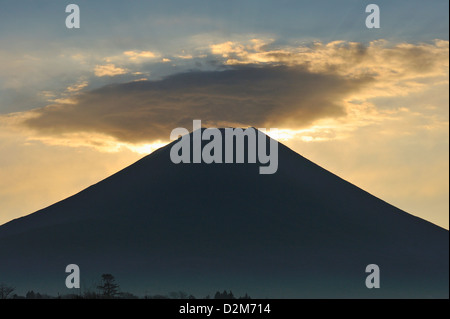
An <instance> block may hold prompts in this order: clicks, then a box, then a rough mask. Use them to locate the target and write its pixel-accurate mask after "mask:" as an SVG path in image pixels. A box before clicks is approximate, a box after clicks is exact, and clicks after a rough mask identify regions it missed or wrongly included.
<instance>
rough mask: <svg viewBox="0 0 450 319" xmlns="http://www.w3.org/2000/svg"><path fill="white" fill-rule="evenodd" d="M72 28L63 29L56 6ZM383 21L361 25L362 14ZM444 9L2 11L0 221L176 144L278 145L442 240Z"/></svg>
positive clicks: (132, 4)
mask: <svg viewBox="0 0 450 319" xmlns="http://www.w3.org/2000/svg"><path fill="white" fill-rule="evenodd" d="M70 3H75V4H77V5H78V6H79V8H80V28H72V29H69V28H67V27H66V23H65V21H66V17H67V16H68V15H69V13H66V12H65V9H66V6H67V5H68V4H70ZM370 3H375V4H377V5H378V7H379V9H380V28H370V29H369V28H367V27H366V24H365V21H366V18H367V16H368V15H369V14H370V13H366V11H365V9H366V6H367V5H368V4H370ZM448 7H449V3H448V1H446V0H443V1H439V0H433V1H406V0H405V1H402V0H396V1H373V2H370V1H359V0H358V1H356V0H344V1H324V0H320V1H287V0H285V1H283V0H279V1H268V0H266V1H250V0H244V1H242V0H240V1H206V0H205V1H197V0H192V1H189V2H188V1H114V0H112V1H111V0H110V1H102V0H96V1H78V0H77V1H73V2H66V1H56V0H53V1H47V0H40V1H24V0H18V1H5V0H0V224H3V223H6V222H8V221H9V220H11V219H14V218H18V217H20V216H24V215H27V214H30V213H32V212H34V211H36V210H38V209H41V208H44V207H46V206H48V205H51V204H53V203H55V202H57V201H59V200H62V199H64V198H66V197H68V196H70V195H73V194H75V193H77V192H79V191H81V190H82V189H84V188H85V187H88V186H90V185H92V184H94V183H96V182H98V181H100V180H101V179H103V178H105V177H107V176H109V175H111V174H113V173H115V172H116V171H118V170H120V169H122V168H124V167H126V166H128V165H130V164H132V163H133V162H134V161H136V160H138V159H139V158H142V157H143V156H145V155H146V154H148V153H150V152H151V151H153V150H155V149H157V148H158V147H160V146H162V145H164V144H166V143H168V142H169V141H170V139H169V137H170V132H171V131H172V129H174V128H176V127H186V128H188V129H192V120H194V119H200V120H202V124H203V125H204V126H205V127H218V126H242V127H246V126H255V127H258V128H278V130H279V133H280V134H279V140H280V142H282V143H284V144H286V145H287V146H289V147H290V148H292V149H293V150H295V151H296V152H297V153H299V154H301V155H303V156H305V157H306V158H308V159H310V160H312V161H313V162H315V163H317V164H318V165H320V166H322V167H324V168H326V169H327V170H329V171H331V172H333V173H335V174H337V175H338V176H340V177H342V178H344V179H345V180H347V181H349V182H351V183H353V184H355V185H357V186H358V187H360V188H362V189H364V190H366V191H368V192H369V193H371V194H373V195H375V196H377V197H379V198H381V199H383V200H385V201H386V202H388V203H390V204H392V205H394V206H397V207H398V208H400V209H402V210H405V211H406V212H408V213H410V214H413V215H415V216H418V217H420V218H423V219H426V220H428V221H431V222H432V223H435V224H437V225H439V226H441V227H444V228H446V229H448V228H449V213H448V211H449V107H448V105H449V31H448V30H449V16H448V9H449V8H448Z"/></svg>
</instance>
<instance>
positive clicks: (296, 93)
mask: <svg viewBox="0 0 450 319" xmlns="http://www.w3.org/2000/svg"><path fill="white" fill-rule="evenodd" d="M370 81H371V78H370V77H362V78H358V79H345V78H342V77H340V76H338V75H335V74H327V73H312V72H309V71H308V70H306V69H305V68H303V67H299V66H296V67H286V66H269V65H264V66H238V67H233V68H232V69H229V70H224V71H210V72H189V73H182V74H176V75H172V76H169V77H167V78H165V79H163V80H159V81H139V82H131V83H125V84H117V85H110V86H106V87H104V88H101V89H97V90H94V91H90V92H87V93H84V94H82V95H80V96H78V97H77V101H76V104H72V105H61V104H54V105H50V106H47V107H45V108H40V109H37V110H34V111H33V112H32V113H33V115H34V116H33V117H32V118H29V119H28V120H26V122H25V124H26V125H27V126H28V127H30V128H33V129H36V130H38V131H39V132H41V133H46V134H51V135H57V134H64V133H75V132H95V133H104V134H107V135H110V136H113V137H115V138H116V139H118V140H120V141H125V142H132V143H135V142H145V141H147V142H148V141H152V140H157V139H167V138H168V136H169V134H170V132H171V131H172V129H174V128H176V127H187V128H190V127H192V120H193V119H201V120H202V121H203V123H204V124H205V125H207V126H226V125H228V126H249V125H252V126H258V127H282V126H286V125H287V126H290V127H304V126H306V125H309V124H311V123H312V122H313V121H315V120H317V119H320V118H329V117H331V118H334V117H339V116H343V115H345V108H344V106H343V104H342V102H341V101H342V100H343V98H344V97H345V96H347V95H348V94H350V93H355V92H357V91H358V90H359V89H360V88H361V87H362V86H363V85H365V84H367V83H369V82H370Z"/></svg>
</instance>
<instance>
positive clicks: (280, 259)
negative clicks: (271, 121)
mask: <svg viewBox="0 0 450 319" xmlns="http://www.w3.org/2000/svg"><path fill="white" fill-rule="evenodd" d="M191 134H192V133H191ZM260 134H262V133H260ZM172 144H173V143H172ZM172 144H169V145H167V146H165V147H163V148H161V149H159V150H157V151H156V152H154V153H152V154H150V155H148V156H146V157H144V158H143V159H141V160H140V161H138V162H136V163H134V164H133V165H131V166H129V167H127V168H125V169H124V170H122V171H120V172H118V173H116V174H114V175H112V176H110V177H109V178H107V179H105V180H103V181H101V182H99V183H97V184H95V185H93V186H91V187H89V188H87V189H85V190H84V191H82V192H80V193H78V194H76V195H74V196H72V197H69V198H67V199H65V200H63V201H61V202H58V203H56V204H54V205H52V206H50V207H47V208H45V209H43V210H40V211H38V212H36V213H34V214H31V215H29V216H26V217H23V218H20V219H17V220H14V221H11V222H10V223H7V224H5V225H3V226H1V227H0V261H1V262H0V282H7V283H9V284H11V285H15V286H17V287H18V288H19V289H28V290H31V289H33V290H35V291H44V292H49V293H54V292H59V293H67V292H69V291H68V289H66V288H65V284H64V283H65V277H66V275H67V274H65V273H64V270H65V266H66V265H68V264H71V263H75V264H78V265H79V266H80V269H81V278H82V285H83V286H84V287H85V288H89V287H95V280H98V278H99V277H100V275H101V274H102V273H112V274H114V275H115V276H116V278H117V281H118V282H119V283H120V284H121V286H122V288H123V289H124V290H128V291H131V292H134V293H140V294H144V293H145V292H148V293H166V292H169V291H179V290H185V291H187V292H189V293H192V294H194V295H198V296H204V295H206V294H211V293H214V292H215V291H217V290H223V289H227V290H228V289H232V290H233V292H235V294H241V293H242V294H244V293H245V292H248V293H249V294H250V295H251V296H252V297H273V298H308V297H313V298H316V297H319V298H329V297H331V298H333V297H339V298H347V297H358V298H359V297H361V298H366V297H367V298H372V297H374V298H379V297H381V298H390V297H394V298H409V297H420V298H423V297H432V298H448V269H449V267H448V257H449V256H448V252H449V247H448V242H449V241H448V239H449V238H448V231H446V230H444V229H442V228H440V227H438V226H436V225H433V224H431V223H429V222H427V221H424V220H422V219H420V218H417V217H414V216H412V215H410V214H407V213H405V212H403V211H401V210H399V209H397V208H395V207H393V206H391V205H389V204H387V203H385V202H383V201H382V200H380V199H378V198H376V197H374V196H372V195H370V194H368V193H367V192H365V191H363V190H361V189H359V188H357V187H356V186H354V185H352V184H350V183H348V182H346V181H344V180H342V179H341V178H339V177H337V176H335V175H333V174H331V173H330V172H328V171H326V170H324V169H322V168H321V167H319V166H317V165H315V164H314V163H312V162H310V161H308V160H307V159H305V158H303V157H302V156H300V155H298V154H297V153H295V152H293V151H292V150H290V149H289V148H287V147H285V146H284V145H282V144H279V148H278V152H279V160H278V161H279V165H278V171H277V172H276V173H275V174H273V175H260V174H259V170H258V167H259V166H260V164H259V163H256V164H205V163H201V164H173V163H172V162H171V161H170V157H169V154H170V148H171V146H172ZM368 264H377V265H378V266H379V267H380V271H381V288H380V289H368V288H366V286H365V279H366V276H367V275H368V274H366V273H365V268H366V265H368Z"/></svg>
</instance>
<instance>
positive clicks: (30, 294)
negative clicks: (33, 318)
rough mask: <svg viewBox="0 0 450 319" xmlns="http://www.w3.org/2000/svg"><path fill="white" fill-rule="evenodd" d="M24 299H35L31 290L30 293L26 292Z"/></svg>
mask: <svg viewBox="0 0 450 319" xmlns="http://www.w3.org/2000/svg"><path fill="white" fill-rule="evenodd" d="M25 297H26V298H27V299H36V294H35V293H34V291H33V290H31V291H28V292H27V294H26V295H25Z"/></svg>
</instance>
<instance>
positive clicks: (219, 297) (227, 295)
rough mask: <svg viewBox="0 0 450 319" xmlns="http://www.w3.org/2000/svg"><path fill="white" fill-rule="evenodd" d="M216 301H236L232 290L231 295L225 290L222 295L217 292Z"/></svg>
mask: <svg viewBox="0 0 450 319" xmlns="http://www.w3.org/2000/svg"><path fill="white" fill-rule="evenodd" d="M214 299H235V298H234V295H233V293H232V292H231V290H230V292H229V293H228V292H227V291H226V290H224V291H223V292H222V293H220V292H216V294H215V295H214Z"/></svg>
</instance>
